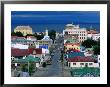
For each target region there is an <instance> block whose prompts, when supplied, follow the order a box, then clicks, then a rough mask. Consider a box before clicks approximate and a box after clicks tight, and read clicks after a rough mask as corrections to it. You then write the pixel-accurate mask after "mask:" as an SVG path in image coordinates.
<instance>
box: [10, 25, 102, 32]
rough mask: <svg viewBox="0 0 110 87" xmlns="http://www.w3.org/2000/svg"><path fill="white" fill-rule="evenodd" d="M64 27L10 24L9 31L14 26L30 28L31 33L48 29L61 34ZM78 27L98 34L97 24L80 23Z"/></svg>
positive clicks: (98, 27) (98, 26)
mask: <svg viewBox="0 0 110 87" xmlns="http://www.w3.org/2000/svg"><path fill="white" fill-rule="evenodd" d="M65 25H66V24H12V25H11V31H13V30H14V29H15V28H16V26H30V27H32V30H33V32H44V31H45V30H46V29H48V30H55V31H57V32H59V33H62V32H63V30H64V29H65ZM74 25H77V24H74ZM79 26H80V27H81V28H87V29H95V30H96V31H98V32H100V24H99V23H80V24H79Z"/></svg>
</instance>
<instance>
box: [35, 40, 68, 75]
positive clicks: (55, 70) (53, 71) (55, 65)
mask: <svg viewBox="0 0 110 87" xmlns="http://www.w3.org/2000/svg"><path fill="white" fill-rule="evenodd" d="M62 43H63V42H62V39H61V38H59V39H58V40H56V49H55V53H54V56H53V58H52V64H51V65H48V66H47V67H45V68H40V69H38V70H37V71H36V72H35V73H34V75H33V76H34V77H63V76H70V75H69V71H67V70H65V71H66V72H65V71H64V68H63V66H62V63H61V62H58V60H59V59H60V56H61V50H60V49H59V48H60V47H63V45H62ZM64 74H65V75H64Z"/></svg>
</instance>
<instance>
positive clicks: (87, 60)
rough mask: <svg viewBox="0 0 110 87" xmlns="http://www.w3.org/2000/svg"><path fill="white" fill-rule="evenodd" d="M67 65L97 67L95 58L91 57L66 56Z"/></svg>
mask: <svg viewBox="0 0 110 87" xmlns="http://www.w3.org/2000/svg"><path fill="white" fill-rule="evenodd" d="M67 65H68V67H99V64H98V63H97V62H96V60H95V59H93V58H91V57H78V56H77V57H74V58H67Z"/></svg>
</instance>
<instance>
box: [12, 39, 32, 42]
mask: <svg viewBox="0 0 110 87" xmlns="http://www.w3.org/2000/svg"><path fill="white" fill-rule="evenodd" d="M12 42H31V40H26V39H16V40H14V41H12Z"/></svg>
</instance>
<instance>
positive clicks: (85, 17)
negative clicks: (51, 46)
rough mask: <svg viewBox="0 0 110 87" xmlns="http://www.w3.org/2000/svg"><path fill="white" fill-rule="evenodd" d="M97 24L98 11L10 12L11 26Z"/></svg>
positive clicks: (98, 18)
mask: <svg viewBox="0 0 110 87" xmlns="http://www.w3.org/2000/svg"><path fill="white" fill-rule="evenodd" d="M72 22H73V23H74V22H75V23H99V22H100V12H98V11H12V12H11V23H12V24H46V23H47V24H64V23H72Z"/></svg>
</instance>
